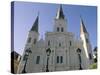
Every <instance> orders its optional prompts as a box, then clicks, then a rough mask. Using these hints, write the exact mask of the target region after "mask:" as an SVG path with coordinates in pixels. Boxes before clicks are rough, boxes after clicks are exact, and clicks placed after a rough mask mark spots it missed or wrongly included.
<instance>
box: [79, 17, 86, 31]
mask: <svg viewBox="0 0 100 75" xmlns="http://www.w3.org/2000/svg"><path fill="white" fill-rule="evenodd" d="M80 21H81V22H80V23H81V29H80V33H88V32H87V30H86V28H85V25H84V22H83V19H82V18H81V16H80Z"/></svg>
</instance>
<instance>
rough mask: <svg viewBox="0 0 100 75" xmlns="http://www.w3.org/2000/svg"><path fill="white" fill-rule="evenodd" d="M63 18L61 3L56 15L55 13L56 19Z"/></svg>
mask: <svg viewBox="0 0 100 75" xmlns="http://www.w3.org/2000/svg"><path fill="white" fill-rule="evenodd" d="M61 18H62V19H64V14H63V9H62V5H60V7H59V9H58V11H57V15H56V19H61Z"/></svg>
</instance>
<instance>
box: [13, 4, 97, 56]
mask: <svg viewBox="0 0 100 75" xmlns="http://www.w3.org/2000/svg"><path fill="white" fill-rule="evenodd" d="M59 6H60V5H59V4H45V3H44V4H43V3H33V2H15V5H14V50H15V51H17V52H18V53H20V54H22V53H23V50H24V47H25V43H26V40H27V37H28V32H29V30H30V29H31V27H32V25H33V23H34V21H35V19H36V17H37V15H38V12H39V33H40V38H41V37H43V38H44V37H45V35H44V34H45V32H47V31H52V30H53V26H54V19H55V17H56V13H57V10H58V8H59ZM62 7H63V12H64V15H65V18H66V20H67V29H66V30H67V31H68V32H73V33H74V34H75V37H78V39H79V34H80V15H81V16H82V18H83V21H84V24H85V26H86V29H87V31H88V33H89V36H90V37H89V38H90V42H91V44H92V48H94V47H95V46H97V7H96V6H79V5H62Z"/></svg>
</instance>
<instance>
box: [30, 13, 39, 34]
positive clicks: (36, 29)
mask: <svg viewBox="0 0 100 75" xmlns="http://www.w3.org/2000/svg"><path fill="white" fill-rule="evenodd" d="M38 21H39V13H38V16H37V18H36V20H35V22H34V24H33V26H32V28H31V30H30V31H35V32H38V24H39V22H38Z"/></svg>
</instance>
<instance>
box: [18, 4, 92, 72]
mask: <svg viewBox="0 0 100 75" xmlns="http://www.w3.org/2000/svg"><path fill="white" fill-rule="evenodd" d="M38 26H39V15H38V16H37V17H36V20H35V22H34V24H33V26H32V28H31V29H30V31H29V34H28V38H27V42H26V45H25V48H24V52H23V56H22V58H21V61H20V64H19V67H18V71H17V73H34V72H53V71H68V70H83V69H89V66H90V64H92V63H93V54H92V48H91V43H90V40H89V33H88V32H87V29H86V27H85V25H84V21H83V19H82V17H80V39H76V38H75V37H74V34H73V33H72V32H68V31H67V22H66V19H65V16H64V12H63V8H62V5H60V7H59V8H58V10H57V13H56V17H55V19H54V25H53V31H52V32H46V33H45V39H40V40H39V28H38Z"/></svg>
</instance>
